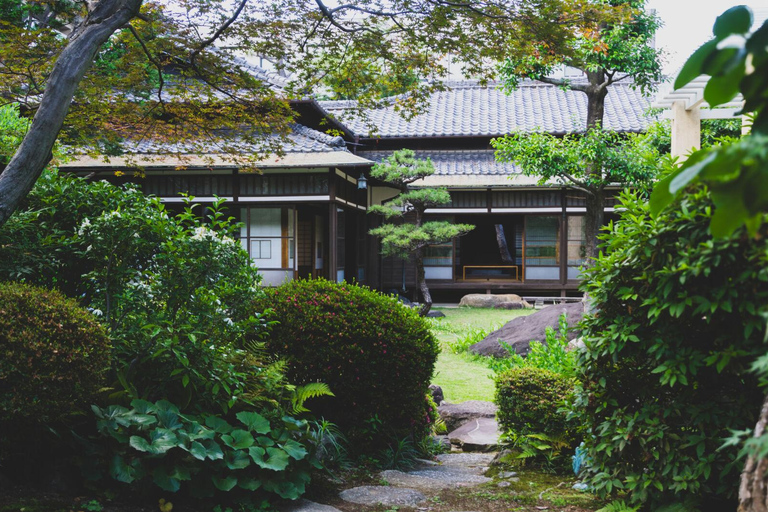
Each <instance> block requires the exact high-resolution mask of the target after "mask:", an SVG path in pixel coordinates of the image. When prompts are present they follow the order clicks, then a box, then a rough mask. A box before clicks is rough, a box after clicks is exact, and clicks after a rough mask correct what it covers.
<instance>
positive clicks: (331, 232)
mask: <svg viewBox="0 0 768 512" xmlns="http://www.w3.org/2000/svg"><path fill="white" fill-rule="evenodd" d="M328 176H329V177H328V192H329V195H330V198H331V202H330V203H329V204H328V279H329V280H330V281H333V282H336V280H337V277H336V276H337V275H338V269H337V268H336V262H337V261H338V260H337V255H336V245H337V244H336V236H337V231H338V225H339V224H338V223H339V218H338V213H337V212H336V171H335V170H334V169H333V168H331V169H329V175H328Z"/></svg>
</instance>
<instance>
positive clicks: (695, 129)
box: [672, 101, 701, 160]
mask: <svg viewBox="0 0 768 512" xmlns="http://www.w3.org/2000/svg"><path fill="white" fill-rule="evenodd" d="M698 149H701V112H700V110H699V106H698V105H693V106H692V107H691V108H689V109H686V108H685V103H684V102H682V101H676V102H674V103H673V104H672V156H676V157H678V158H680V159H681V160H685V159H686V158H687V157H688V153H690V152H691V151H692V150H698Z"/></svg>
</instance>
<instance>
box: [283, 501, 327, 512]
mask: <svg viewBox="0 0 768 512" xmlns="http://www.w3.org/2000/svg"><path fill="white" fill-rule="evenodd" d="M277 509H278V510H279V511H280V512H341V511H340V510H339V509H337V508H336V507H332V506H330V505H321V504H319V503H315V502H314V501H309V500H297V501H291V502H286V503H283V504H280V505H278V506H277Z"/></svg>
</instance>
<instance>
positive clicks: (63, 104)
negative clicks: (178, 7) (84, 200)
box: [0, 0, 143, 226]
mask: <svg viewBox="0 0 768 512" xmlns="http://www.w3.org/2000/svg"><path fill="white" fill-rule="evenodd" d="M142 2H143V0H101V1H100V2H99V3H98V4H96V6H95V8H94V9H93V11H92V12H91V13H90V14H89V15H88V17H87V18H86V19H85V21H84V22H83V23H82V25H80V26H79V27H78V28H77V29H75V31H74V32H73V33H72V36H71V38H70V40H69V43H68V44H67V46H66V47H65V48H64V50H62V52H61V54H60V55H59V57H58V59H56V64H55V65H54V66H53V71H52V72H51V76H50V77H49V79H48V83H47V86H46V89H45V93H44V94H43V97H42V99H41V100H40V106H39V107H38V109H37V113H36V114H35V117H34V119H33V120H32V124H31V126H30V128H29V131H28V132H27V135H26V136H25V137H24V140H23V141H22V142H21V145H20V146H19V148H18V150H17V151H16V154H15V155H13V158H11V161H10V162H8V165H7V166H6V168H5V170H4V171H3V173H2V174H0V226H2V225H3V224H5V222H6V221H7V220H8V218H9V217H10V216H11V215H12V214H13V212H14V211H15V210H16V208H17V207H18V205H19V203H20V202H21V201H22V200H23V199H24V198H25V197H26V195H27V194H28V193H29V191H30V190H32V187H33V185H34V184H35V182H36V181H37V178H39V177H40V174H41V173H42V172H43V169H44V168H45V166H46V165H48V162H49V161H50V155H51V151H52V150H53V145H54V143H55V142H56V138H57V137H58V135H59V130H61V127H62V125H63V123H64V118H65V117H66V115H67V112H68V111H69V105H70V103H71V102H72V96H73V95H74V93H75V90H76V89H77V86H78V84H79V83H80V81H81V80H82V79H83V76H84V75H85V72H86V71H88V69H89V68H90V67H91V65H92V64H93V60H94V57H95V56H96V52H97V51H98V50H99V48H100V47H101V45H102V44H104V43H105V42H106V41H107V40H108V39H109V37H110V36H111V35H112V34H113V33H114V32H115V31H116V30H118V29H119V28H120V27H122V26H124V25H125V24H126V23H128V22H129V21H130V20H131V19H132V18H134V17H135V16H136V15H137V14H138V13H139V8H140V7H141V4H142Z"/></svg>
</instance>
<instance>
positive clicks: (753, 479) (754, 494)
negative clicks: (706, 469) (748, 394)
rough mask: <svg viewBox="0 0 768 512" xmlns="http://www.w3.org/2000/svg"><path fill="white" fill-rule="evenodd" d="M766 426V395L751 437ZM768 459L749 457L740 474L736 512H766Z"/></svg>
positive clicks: (767, 410) (757, 435) (767, 421)
mask: <svg viewBox="0 0 768 512" xmlns="http://www.w3.org/2000/svg"><path fill="white" fill-rule="evenodd" d="M766 425H768V395H766V397H765V400H763V408H762V409H761V410H760V417H759V418H758V420H757V425H755V433H754V434H753V437H760V436H761V435H763V433H764V432H765V428H766ZM767 474H768V458H765V457H763V458H757V457H756V456H755V455H750V456H749V458H747V463H746V464H745V465H744V470H743V471H742V472H741V484H740V485H739V508H738V512H768V482H766V475H767Z"/></svg>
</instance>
